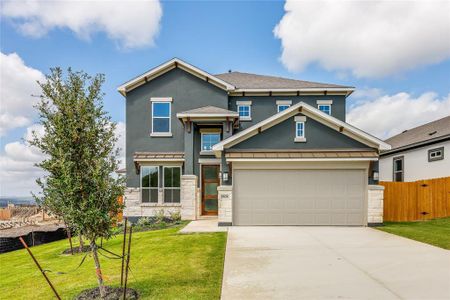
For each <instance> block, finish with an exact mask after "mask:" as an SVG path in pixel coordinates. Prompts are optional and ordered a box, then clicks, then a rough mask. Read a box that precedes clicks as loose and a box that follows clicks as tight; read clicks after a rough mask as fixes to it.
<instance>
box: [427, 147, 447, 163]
mask: <svg viewBox="0 0 450 300" xmlns="http://www.w3.org/2000/svg"><path fill="white" fill-rule="evenodd" d="M442 159H444V147H439V148H435V149H430V150H428V162H432V161H436V160H442Z"/></svg>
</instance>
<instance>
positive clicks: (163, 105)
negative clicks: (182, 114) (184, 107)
mask: <svg viewBox="0 0 450 300" xmlns="http://www.w3.org/2000/svg"><path fill="white" fill-rule="evenodd" d="M151 102H152V134H151V135H152V136H171V132H172V128H171V127H172V125H171V115H172V113H171V111H172V107H171V106H172V103H171V102H172V98H151Z"/></svg>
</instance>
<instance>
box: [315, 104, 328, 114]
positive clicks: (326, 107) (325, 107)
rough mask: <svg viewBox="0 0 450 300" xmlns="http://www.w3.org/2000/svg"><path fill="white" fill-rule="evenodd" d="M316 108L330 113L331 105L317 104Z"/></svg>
mask: <svg viewBox="0 0 450 300" xmlns="http://www.w3.org/2000/svg"><path fill="white" fill-rule="evenodd" d="M318 108H319V110H320V111H321V112H324V113H326V114H327V115H331V105H330V104H319V105H318Z"/></svg>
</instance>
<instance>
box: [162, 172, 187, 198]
mask: <svg viewBox="0 0 450 300" xmlns="http://www.w3.org/2000/svg"><path fill="white" fill-rule="evenodd" d="M161 167H162V170H163V171H162V185H161V189H162V199H161V200H162V201H161V202H162V203H163V204H179V205H181V176H182V175H183V170H182V169H181V166H161ZM164 168H178V169H180V187H168V188H166V187H165V186H164V183H165V182H164V178H166V176H165V174H164ZM166 189H168V190H180V202H164V193H165V190H166Z"/></svg>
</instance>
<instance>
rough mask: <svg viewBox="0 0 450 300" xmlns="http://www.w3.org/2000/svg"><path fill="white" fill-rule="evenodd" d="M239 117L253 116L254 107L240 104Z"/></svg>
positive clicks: (249, 117)
mask: <svg viewBox="0 0 450 300" xmlns="http://www.w3.org/2000/svg"><path fill="white" fill-rule="evenodd" d="M238 113H239V118H241V119H242V120H245V119H251V118H252V107H251V106H250V105H238Z"/></svg>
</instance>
